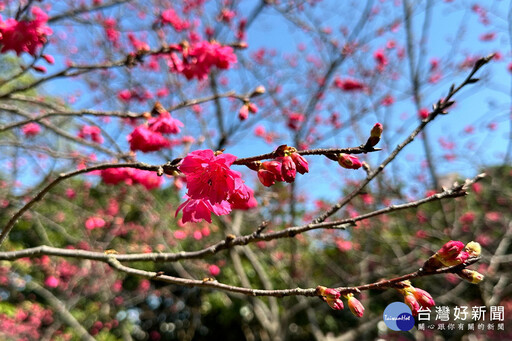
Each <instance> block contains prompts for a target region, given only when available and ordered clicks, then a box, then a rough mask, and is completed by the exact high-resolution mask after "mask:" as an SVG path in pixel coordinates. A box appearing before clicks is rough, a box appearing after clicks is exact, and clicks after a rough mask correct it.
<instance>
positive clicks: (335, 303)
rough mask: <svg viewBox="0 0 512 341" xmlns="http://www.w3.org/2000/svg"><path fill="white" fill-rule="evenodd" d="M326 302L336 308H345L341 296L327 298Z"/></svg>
mask: <svg viewBox="0 0 512 341" xmlns="http://www.w3.org/2000/svg"><path fill="white" fill-rule="evenodd" d="M325 302H327V304H328V305H329V307H331V308H332V309H334V310H343V308H344V307H343V301H342V300H341V299H339V298H337V299H335V300H332V299H328V298H326V299H325Z"/></svg>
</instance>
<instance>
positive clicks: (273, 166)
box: [261, 161, 284, 181]
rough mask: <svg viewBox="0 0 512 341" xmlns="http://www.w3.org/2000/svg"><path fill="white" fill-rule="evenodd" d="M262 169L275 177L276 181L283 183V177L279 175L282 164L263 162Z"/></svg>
mask: <svg viewBox="0 0 512 341" xmlns="http://www.w3.org/2000/svg"><path fill="white" fill-rule="evenodd" d="M261 167H263V169H265V170H268V171H269V172H272V174H274V175H275V177H276V181H284V179H283V176H282V175H281V168H282V164H281V162H279V161H265V162H263V163H262V164H261Z"/></svg>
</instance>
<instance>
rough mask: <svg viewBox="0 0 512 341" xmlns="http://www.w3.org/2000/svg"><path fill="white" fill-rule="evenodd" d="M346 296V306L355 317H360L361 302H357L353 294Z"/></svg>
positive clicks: (361, 314)
mask: <svg viewBox="0 0 512 341" xmlns="http://www.w3.org/2000/svg"><path fill="white" fill-rule="evenodd" d="M347 298H348V307H349V308H350V311H351V312H352V314H354V315H355V316H357V317H362V316H363V313H364V307H363V304H362V303H361V302H359V300H358V299H357V298H355V297H354V295H353V294H350V295H348V296H347Z"/></svg>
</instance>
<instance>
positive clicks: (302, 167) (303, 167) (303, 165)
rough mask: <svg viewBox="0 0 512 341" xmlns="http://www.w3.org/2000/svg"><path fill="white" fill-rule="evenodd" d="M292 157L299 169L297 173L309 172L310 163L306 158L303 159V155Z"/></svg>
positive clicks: (292, 155)
mask: <svg viewBox="0 0 512 341" xmlns="http://www.w3.org/2000/svg"><path fill="white" fill-rule="evenodd" d="M290 156H291V158H292V160H293V162H294V163H295V166H296V167H297V172H299V173H300V174H304V173H307V172H309V165H308V162H307V161H306V159H305V158H304V157H302V155H300V154H298V153H292V154H291V155H290Z"/></svg>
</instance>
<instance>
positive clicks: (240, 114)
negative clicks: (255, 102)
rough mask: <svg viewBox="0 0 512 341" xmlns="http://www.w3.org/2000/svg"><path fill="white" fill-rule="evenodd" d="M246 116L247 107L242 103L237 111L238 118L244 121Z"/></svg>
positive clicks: (247, 113)
mask: <svg viewBox="0 0 512 341" xmlns="http://www.w3.org/2000/svg"><path fill="white" fill-rule="evenodd" d="M247 117H249V107H248V106H247V105H246V104H244V105H242V107H241V108H240V111H239V112H238V118H239V119H240V121H245V120H246V119H247Z"/></svg>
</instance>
